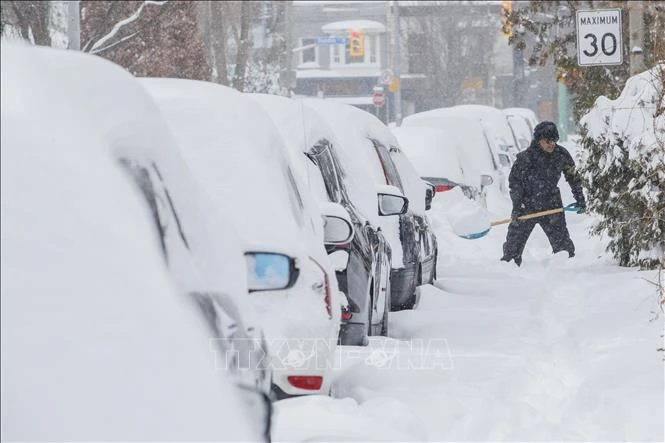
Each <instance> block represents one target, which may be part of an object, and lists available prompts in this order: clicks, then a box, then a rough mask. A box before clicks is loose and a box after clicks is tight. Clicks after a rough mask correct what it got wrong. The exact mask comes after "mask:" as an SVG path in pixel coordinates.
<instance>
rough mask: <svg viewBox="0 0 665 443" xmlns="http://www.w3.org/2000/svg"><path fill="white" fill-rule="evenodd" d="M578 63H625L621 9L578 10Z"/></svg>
mask: <svg viewBox="0 0 665 443" xmlns="http://www.w3.org/2000/svg"><path fill="white" fill-rule="evenodd" d="M575 23H576V28H577V29H576V30H577V64H578V65H580V66H601V65H620V64H622V63H623V42H622V32H621V9H593V10H587V11H577V12H576V14H575Z"/></svg>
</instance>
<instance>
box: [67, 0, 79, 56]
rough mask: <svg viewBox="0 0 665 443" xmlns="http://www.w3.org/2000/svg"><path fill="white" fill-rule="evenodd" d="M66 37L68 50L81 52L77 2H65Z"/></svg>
mask: <svg viewBox="0 0 665 443" xmlns="http://www.w3.org/2000/svg"><path fill="white" fill-rule="evenodd" d="M67 16H68V17H67V37H68V40H69V43H68V44H67V48H68V49H73V50H75V51H80V50H81V10H80V8H79V1H78V0H76V1H70V2H67Z"/></svg>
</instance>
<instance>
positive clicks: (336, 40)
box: [316, 36, 346, 45]
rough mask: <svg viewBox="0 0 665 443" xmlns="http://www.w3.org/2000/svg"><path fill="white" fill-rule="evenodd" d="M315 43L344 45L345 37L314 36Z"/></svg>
mask: <svg viewBox="0 0 665 443" xmlns="http://www.w3.org/2000/svg"><path fill="white" fill-rule="evenodd" d="M316 44H317V45H345V44H346V37H331V36H325V37H316Z"/></svg>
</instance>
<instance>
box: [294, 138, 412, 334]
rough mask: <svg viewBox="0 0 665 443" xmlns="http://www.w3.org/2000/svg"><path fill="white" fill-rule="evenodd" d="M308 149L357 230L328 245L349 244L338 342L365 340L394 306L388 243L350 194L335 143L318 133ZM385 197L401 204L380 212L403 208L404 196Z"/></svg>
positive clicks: (381, 328)
mask: <svg viewBox="0 0 665 443" xmlns="http://www.w3.org/2000/svg"><path fill="white" fill-rule="evenodd" d="M306 155H307V156H308V158H309V159H310V160H311V161H312V162H314V164H316V165H317V167H318V168H319V170H320V171H321V175H322V177H323V180H324V183H325V186H326V191H327V193H328V198H329V199H330V201H332V202H335V203H339V204H341V205H342V206H343V207H344V208H345V209H346V210H347V211H348V213H349V215H350V217H351V220H352V222H353V225H354V229H355V235H354V236H353V239H352V240H351V242H350V243H348V244H346V245H336V246H328V247H327V249H328V253H332V252H335V250H345V251H347V252H348V255H349V260H348V265H347V267H346V269H344V270H342V271H338V272H337V281H338V284H339V288H340V290H341V291H342V292H344V294H346V296H347V299H348V304H349V306H348V308H347V309H345V310H344V311H343V312H342V326H341V329H340V344H343V345H364V344H366V343H367V336H369V335H386V334H387V330H388V312H389V310H390V300H389V299H388V297H389V294H390V287H389V275H390V263H391V250H390V245H389V244H388V242H387V241H386V239H385V237H384V236H383V234H382V232H381V230H380V228H379V227H377V226H374V225H373V224H372V223H370V221H369V220H368V218H367V217H365V216H364V215H363V213H362V212H361V211H360V209H359V207H358V206H357V204H356V203H354V201H353V200H352V198H351V197H350V196H349V193H348V191H347V186H346V185H345V181H346V180H347V179H348V178H347V175H346V173H345V172H344V169H343V168H342V166H341V165H340V162H339V159H338V156H337V154H336V152H335V148H334V147H333V146H332V144H331V143H330V142H329V141H328V140H326V139H320V140H318V141H317V142H316V143H315V144H314V145H313V146H312V147H311V148H310V150H309V152H306ZM382 198H394V199H401V201H396V203H397V204H396V206H395V207H397V206H399V207H400V209H399V210H393V211H383V213H381V209H379V211H380V215H397V214H399V213H400V212H402V211H403V210H405V207H406V199H404V197H397V196H390V195H382V194H379V195H378V200H379V207H380V208H381V207H382V204H381V203H382V202H381V199H382ZM400 204H401V206H400Z"/></svg>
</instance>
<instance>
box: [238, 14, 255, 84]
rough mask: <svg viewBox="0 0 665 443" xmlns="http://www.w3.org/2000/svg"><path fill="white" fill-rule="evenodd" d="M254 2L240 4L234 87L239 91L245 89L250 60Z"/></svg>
mask: <svg viewBox="0 0 665 443" xmlns="http://www.w3.org/2000/svg"><path fill="white" fill-rule="evenodd" d="M251 10H252V2H249V1H244V2H241V4H240V39H239V40H240V41H239V45H238V54H237V56H236V69H235V75H234V78H233V87H234V88H235V89H237V90H238V91H241V92H242V91H244V89H245V81H246V78H245V76H246V73H247V62H248V60H249V51H250V50H251V46H252V45H251V41H250V40H249V26H250V20H251Z"/></svg>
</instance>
